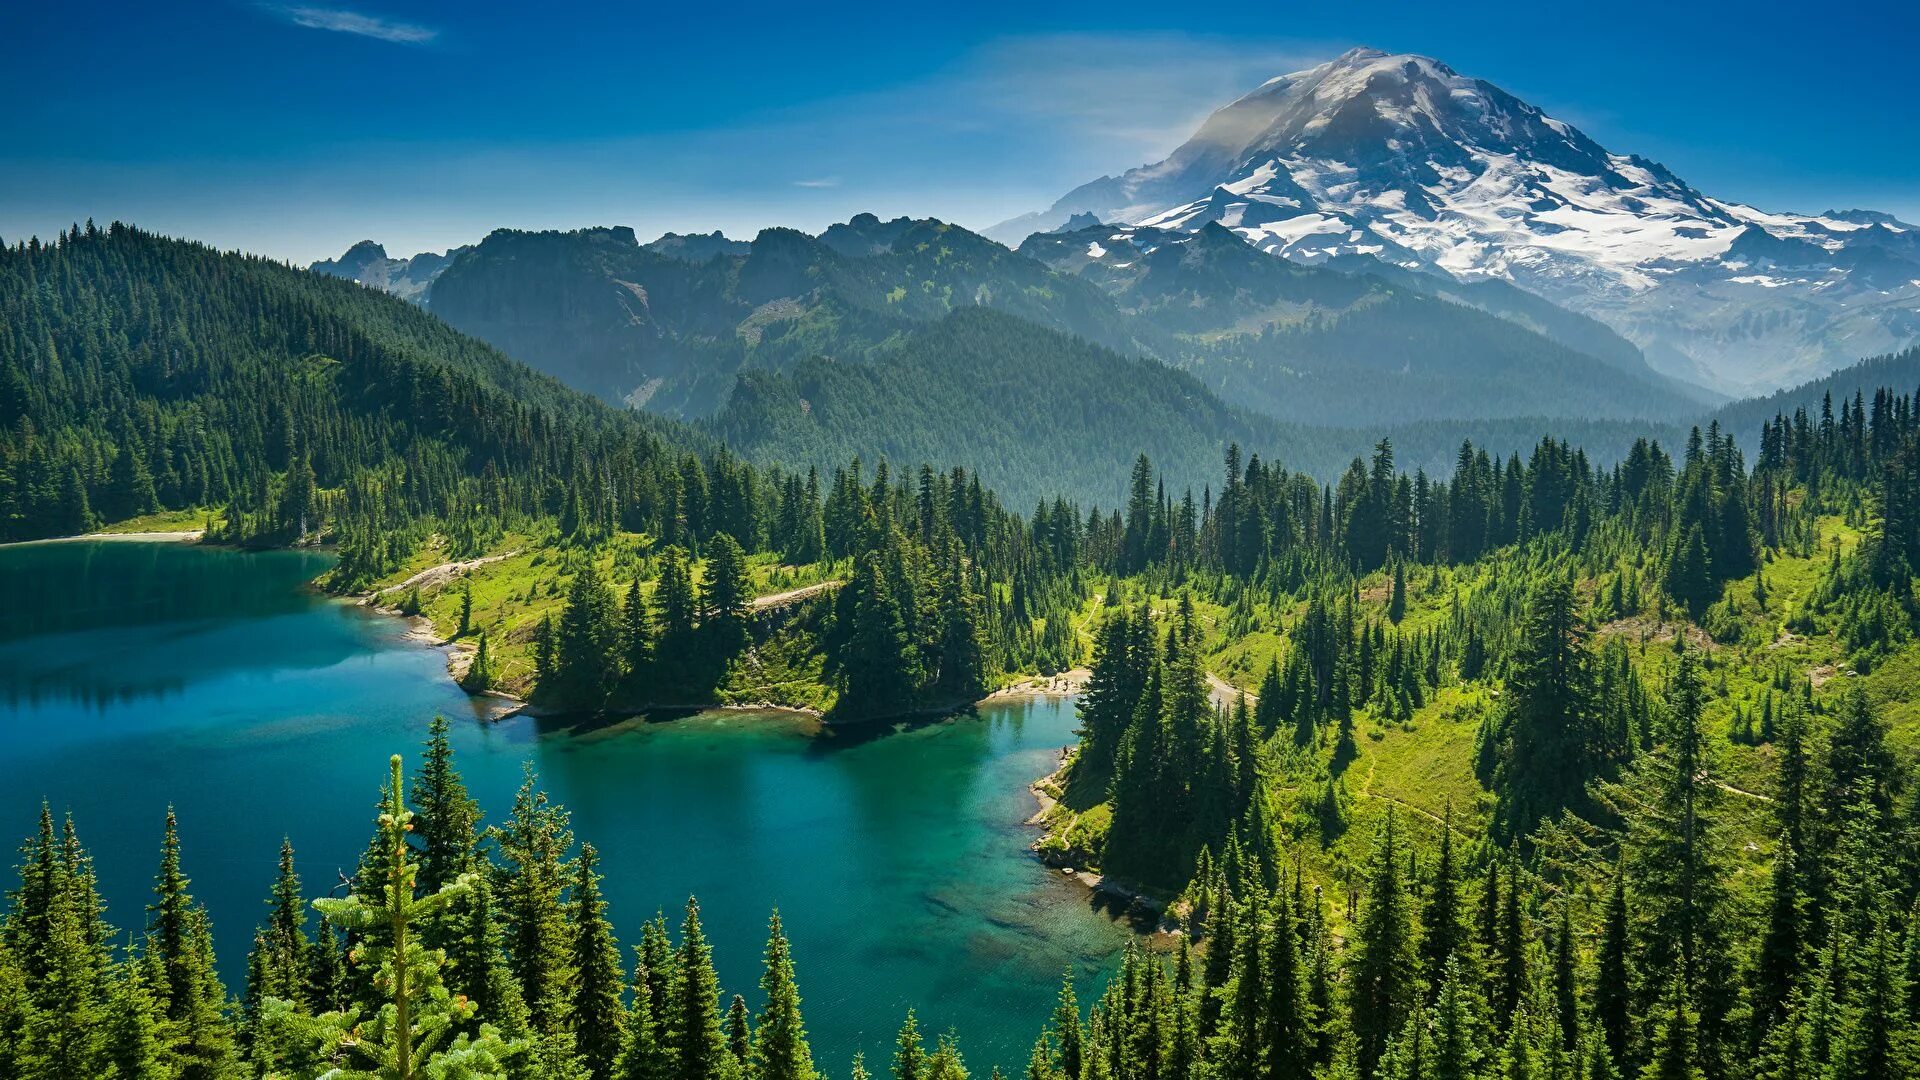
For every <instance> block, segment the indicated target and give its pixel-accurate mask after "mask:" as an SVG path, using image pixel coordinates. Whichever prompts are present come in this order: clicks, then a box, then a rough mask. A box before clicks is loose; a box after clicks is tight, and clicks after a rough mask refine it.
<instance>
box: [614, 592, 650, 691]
mask: <svg viewBox="0 0 1920 1080" xmlns="http://www.w3.org/2000/svg"><path fill="white" fill-rule="evenodd" d="M620 652H621V655H622V656H623V657H624V658H625V660H626V664H627V674H628V675H637V674H640V673H642V672H645V671H646V670H648V668H649V667H650V666H651V665H652V663H653V613H652V611H651V610H649V609H648V607H647V598H646V596H645V595H643V594H642V593H641V592H640V579H639V578H634V579H633V585H632V586H630V587H629V588H628V589H627V602H626V605H625V606H624V607H622V608H621V609H620Z"/></svg>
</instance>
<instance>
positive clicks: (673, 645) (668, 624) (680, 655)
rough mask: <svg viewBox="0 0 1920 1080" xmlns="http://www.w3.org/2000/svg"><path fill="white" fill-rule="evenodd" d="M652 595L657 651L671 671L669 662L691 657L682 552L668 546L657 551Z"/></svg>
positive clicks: (688, 582)
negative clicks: (655, 584)
mask: <svg viewBox="0 0 1920 1080" xmlns="http://www.w3.org/2000/svg"><path fill="white" fill-rule="evenodd" d="M653 598H654V601H655V602H656V603H657V604H658V605H659V606H660V638H659V642H658V648H657V652H658V653H659V654H660V656H661V658H662V659H663V660H664V661H665V662H666V664H667V666H668V670H672V665H675V664H684V663H686V662H687V661H688V660H691V659H692V658H693V632H694V602H693V578H692V576H691V575H690V574H689V572H688V570H687V556H686V552H684V551H682V550H680V549H679V548H677V547H669V548H667V549H666V550H665V551H663V552H661V553H660V583H659V587H658V588H657V589H656V590H655V592H654V596H653Z"/></svg>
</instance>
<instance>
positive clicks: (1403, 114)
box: [996, 49, 1920, 394]
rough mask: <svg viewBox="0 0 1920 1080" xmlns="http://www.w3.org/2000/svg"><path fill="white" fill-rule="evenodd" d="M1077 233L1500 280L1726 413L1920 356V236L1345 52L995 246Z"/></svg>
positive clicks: (1387, 60)
mask: <svg viewBox="0 0 1920 1080" xmlns="http://www.w3.org/2000/svg"><path fill="white" fill-rule="evenodd" d="M1086 214H1091V215H1094V217H1095V219H1097V220H1099V221H1107V222H1116V223H1127V224H1137V225H1143V226H1149V227H1152V228H1155V229H1168V230H1180V231H1187V232H1193V231H1197V230H1198V229H1200V228H1201V227H1203V226H1205V225H1206V224H1208V223H1210V222H1218V223H1220V224H1221V225H1223V226H1225V227H1227V228H1229V229H1232V230H1233V231H1234V232H1235V233H1237V234H1239V235H1240V236H1242V237H1243V238H1245V239H1246V240H1247V241H1248V242H1249V243H1251V244H1253V245H1254V246H1256V247H1258V248H1260V249H1261V250H1263V251H1267V252H1269V253H1272V254H1275V255H1281V256H1284V257H1286V258H1289V259H1294V260H1298V261H1301V262H1306V263H1322V262H1328V261H1333V260H1341V261H1342V263H1343V264H1345V263H1350V262H1351V261H1352V259H1351V257H1353V256H1364V257H1369V258H1372V259H1377V260H1380V261H1382V262H1385V263H1388V264H1391V265H1393V266H1395V267H1400V268H1404V269H1412V270H1418V271H1421V272H1425V273H1431V274H1440V275H1446V276H1450V277H1452V278H1454V279H1456V280H1459V281H1462V282H1473V281H1480V280H1487V279H1497V280H1505V281H1510V282H1512V283H1513V284H1515V285H1518V286H1520V287H1522V288H1525V289H1528V290H1530V291H1532V292H1535V293H1537V294H1539V295H1541V296H1544V297H1546V298H1547V299H1549V300H1552V301H1554V302H1556V303H1558V304H1561V305H1563V306H1565V307H1568V308H1570V309H1572V310H1575V311H1578V312H1580V313H1583V314H1586V315H1589V316H1591V317H1594V318H1596V319H1599V320H1601V321H1602V322H1605V323H1607V324H1608V325H1610V326H1612V327H1613V328H1614V329H1615V330H1616V331H1618V332H1619V333H1621V334H1623V335H1624V336H1626V337H1627V338H1628V339H1630V340H1632V341H1634V342H1635V343H1637V344H1638V345H1640V346H1641V348H1642V349H1643V350H1644V351H1645V352H1646V354H1647V358H1648V360H1649V361H1650V362H1651V363H1653V364H1654V365H1655V366H1656V367H1657V368H1659V369H1661V370H1663V371H1665V372H1667V373H1669V374H1672V375H1675V376H1678V377H1681V378H1685V379H1690V380H1692V381H1695V382H1698V383H1701V384H1703V385H1706V386H1709V387H1712V388H1714V389H1716V390H1721V391H1724V392H1728V393H1735V394H1738V393H1747V392H1755V391H1766V390H1772V389H1775V388H1778V387H1780V386H1784V385H1787V384H1789V383H1793V382H1798V381H1802V380H1804V379H1807V378H1811V377H1815V376H1818V375H1821V374H1824V373H1825V372H1828V371H1831V370H1833V369H1834V368H1836V367H1839V366H1841V365H1842V364H1845V363H1850V362H1852V361H1854V360H1857V359H1858V358H1860V357H1861V356H1866V355H1872V354H1876V353H1884V352H1891V351H1893V350H1895V349H1898V348H1901V347H1904V346H1905V345H1907V344H1909V343H1911V342H1913V341H1914V340H1916V339H1920V228H1916V227H1915V226H1912V225H1909V224H1907V223H1905V222H1902V221H1899V220H1898V219H1896V218H1893V217H1891V216H1890V215H1886V214H1880V213H1876V212H1872V211H1865V210H1847V211H1828V212H1826V213H1824V214H1819V215H1803V214H1786V213H1768V212H1765V211H1762V210H1759V209H1756V208H1754V207H1750V206H1744V205H1740V204H1737V203H1732V202H1727V201H1724V200H1719V199H1715V198H1712V197H1710V196H1707V195H1705V194H1703V193H1701V192H1699V191H1697V190H1695V189H1694V188H1693V187H1691V186H1690V185H1688V184H1687V183H1686V182H1685V181H1683V180H1681V179H1680V178H1679V177H1677V176H1675V175H1674V174H1673V173H1672V172H1670V171H1669V170H1667V169H1666V168H1665V167H1664V166H1661V165H1659V164H1657V163H1655V162H1652V161H1648V160H1646V159H1645V158H1641V157H1638V156H1635V155H1621V154H1616V153H1613V152H1612V151H1609V150H1608V149H1606V148H1605V147H1602V146H1601V145H1599V144H1598V143H1596V142H1594V141H1593V140H1592V139H1591V138H1589V137H1588V136H1587V135H1585V134H1584V133H1582V132H1581V131H1580V130H1579V129H1578V128H1575V127H1574V126H1572V125H1571V124H1567V123H1565V122H1563V121H1560V120H1557V119H1555V118H1553V117H1550V116H1548V115H1546V114H1545V113H1544V112H1542V111H1541V110H1540V109H1539V108H1537V107H1535V106H1533V105H1531V104H1529V103H1527V102H1525V101H1522V100H1520V99H1519V98H1516V97H1514V96H1513V95H1511V94H1509V93H1507V92H1506V91H1504V90H1501V89H1500V88H1499V87H1497V86H1494V85H1493V84H1491V83H1488V82H1486V81H1484V80H1480V79H1471V78H1467V77H1464V76H1461V75H1459V74H1457V73H1455V72H1454V71H1453V70H1452V69H1450V68H1448V67H1447V66H1446V65H1445V64H1442V63H1440V62H1439V61H1436V60H1432V59H1429V58H1427V57H1423V56H1413V55H1390V54H1387V53H1383V52H1380V51H1378V50H1374V49H1354V50H1352V51H1350V52H1347V53H1345V54H1343V55H1341V56H1340V57H1338V58H1336V59H1334V60H1332V61H1330V62H1328V63H1325V64H1322V65H1320V66H1318V67H1315V68H1310V69H1308V70H1306V71H1300V72H1295V73H1294V74H1291V75H1283V76H1280V77H1279V78H1276V79H1272V80H1270V81H1268V82H1267V83H1265V84H1264V85H1262V86H1260V87H1259V88H1257V89H1255V90H1254V91H1253V92H1252V93H1249V94H1247V95H1246V96H1244V97H1242V98H1240V99H1239V100H1237V101H1235V102H1233V103H1231V104H1229V105H1227V106H1226V107H1224V108H1222V109H1220V110H1219V111H1217V112H1215V113H1214V114H1213V115H1212V116H1211V117H1209V118H1208V119H1207V121H1206V122H1205V123H1204V124H1202V125H1201V127H1200V129H1199V130H1198V131H1197V132H1196V133H1195V134H1194V135H1193V137H1192V138H1190V139H1188V140H1187V142H1185V143H1184V144H1182V145H1181V146H1180V147H1179V148H1177V149H1176V150H1174V151H1173V153H1172V154H1170V155H1168V156H1167V157H1166V159H1165V160H1162V161H1160V162H1157V163H1154V164H1151V165H1145V166H1142V167H1140V168H1137V169H1132V170H1129V171H1128V172H1126V173H1124V174H1122V175H1120V176H1117V177H1102V178H1101V179H1099V180H1095V181H1093V182H1092V183H1089V184H1085V185H1083V186H1081V187H1079V188H1077V189H1075V190H1074V191H1072V192H1069V193H1068V194H1067V195H1066V196H1065V197H1063V198H1061V199H1060V200H1059V201H1058V202H1056V203H1055V204H1054V205H1053V207H1052V208H1051V209H1050V210H1049V211H1047V212H1046V213H1044V214H1040V215H1027V216H1026V217H1024V218H1019V219H1015V221H1013V222H1009V223H1007V227H1008V228H1009V229H1011V228H1018V227H1028V226H1031V227H1035V228H1041V229H1046V228H1051V227H1057V226H1059V225H1061V224H1062V223H1065V222H1067V221H1068V220H1069V219H1071V218H1073V217H1074V216H1075V215H1086ZM996 235H1000V236H1002V237H1005V236H1006V233H1005V232H1004V231H1001V232H998V233H997V234H996ZM1016 239H1017V238H1016Z"/></svg>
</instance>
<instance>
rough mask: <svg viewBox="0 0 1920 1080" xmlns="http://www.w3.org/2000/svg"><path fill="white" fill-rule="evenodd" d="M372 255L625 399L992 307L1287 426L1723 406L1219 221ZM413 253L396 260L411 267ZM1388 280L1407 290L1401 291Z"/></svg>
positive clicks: (935, 225) (1475, 299)
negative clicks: (1020, 241) (1293, 253)
mask: <svg viewBox="0 0 1920 1080" xmlns="http://www.w3.org/2000/svg"><path fill="white" fill-rule="evenodd" d="M369 249H372V250H374V251H377V250H378V249H377V246H375V245H370V244H366V243H363V244H360V245H356V247H355V248H354V249H353V250H352V251H350V252H348V254H347V255H346V256H343V257H342V258H341V259H339V260H335V261H333V262H330V263H326V264H319V265H318V266H317V267H316V269H322V270H326V271H329V272H335V273H340V272H341V270H340V269H337V268H342V267H345V268H353V267H356V266H360V265H363V264H364V265H369V266H370V267H371V269H368V270H363V271H362V272H360V273H358V274H356V275H354V276H356V278H357V279H358V280H361V281H362V282H363V283H366V284H370V285H374V286H375V287H384V288H386V289H388V290H389V291H400V286H399V285H397V284H396V283H404V287H405V288H407V289H409V290H411V292H409V293H407V295H411V296H413V298H415V299H416V300H417V301H418V302H420V303H422V304H427V305H430V306H431V307H432V309H433V311H434V312H435V313H436V314H438V315H439V316H441V317H442V318H444V319H446V320H447V321H448V322H450V323H452V324H453V325H454V326H456V327H458V328H460V329H462V330H465V331H467V332H469V333H472V334H474V335H476V336H478V337H480V338H482V339H484V340H486V341H488V342H491V343H492V344H494V345H496V346H498V347H499V348H501V349H503V350H505V351H507V352H508V353H509V354H511V355H513V356H516V357H519V358H520V359H523V360H525V361H526V362H528V363H530V364H532V365H534V366H535V367H537V368H540V369H542V370H545V371H548V372H551V373H553V374H555V375H558V376H559V377H561V378H562V379H564V380H566V381H567V382H569V383H571V384H573V385H575V386H578V387H580V388H582V389H585V390H588V391H590V392H593V393H596V394H599V395H600V396H602V397H604V398H607V399H609V400H613V401H620V402H624V403H626V404H628V405H632V406H635V407H644V408H648V409H652V410H654V411H658V412H662V413H666V414H668V415H673V416H679V417H688V418H692V417H701V416H707V415H711V414H713V413H714V412H716V411H717V410H718V409H720V408H721V407H722V406H723V405H724V404H725V401H726V398H727V395H728V394H729V393H730V392H731V390H732V387H733V384H734V380H735V377H736V376H737V375H739V374H740V373H741V372H743V371H749V370H773V371H780V370H784V369H786V368H788V367H790V366H791V365H793V364H794V363H797V362H798V361H800V360H802V359H806V358H809V357H815V356H818V357H826V358H832V359H836V360H839V361H842V362H845V361H852V360H859V359H862V358H863V357H864V356H865V355H866V354H867V353H868V352H870V351H871V350H873V349H874V348H875V347H877V346H879V345H881V344H883V343H885V342H887V341H889V340H890V339H892V338H894V337H895V336H897V335H899V334H901V333H903V332H905V331H906V330H907V329H909V328H911V327H912V326H914V325H916V324H919V323H924V322H926V321H927V320H930V319H937V318H940V317H943V316H945V315H946V314H948V313H949V312H952V311H955V310H959V309H961V308H966V307H976V306H977V307H987V308H993V309H995V310H999V311H1002V312H1005V313H1007V314H1010V315H1013V316H1016V317H1018V318H1020V319H1023V320H1026V321H1029V322H1032V323H1034V324H1035V325H1037V326H1040V327H1042V328H1046V329H1050V330H1055V331H1059V332H1062V333H1066V334H1070V335H1073V336H1075V337H1079V338H1082V339H1084V340H1086V341H1089V342H1092V343H1094V344H1098V345H1102V346H1105V347H1107V348H1109V349H1112V350H1114V351H1115V352H1118V353H1122V354H1126V355H1132V356H1141V357H1147V358H1151V359H1157V360H1160V361H1162V362H1164V363H1166V364H1168V365H1171V366H1173V367H1177V368H1181V369H1183V370H1186V371H1189V372H1190V373H1192V374H1193V375H1194V376H1195V377H1196V378H1198V379H1200V381H1201V382H1202V383H1203V384H1204V385H1206V386H1207V387H1209V388H1211V389H1212V390H1214V391H1215V392H1217V393H1220V394H1222V395H1223V396H1225V397H1226V398H1227V399H1228V400H1231V401H1234V402H1235V403H1236V405H1237V406H1239V407H1242V408H1246V409H1250V410H1253V411H1257V412H1261V413H1265V414H1267V415H1269V416H1271V417H1274V418H1277V419H1281V420H1294V421H1302V422H1311V423H1329V422H1331V423H1354V424H1360V423H1374V422H1380V421H1401V420H1414V419H1497V418H1501V417H1507V416H1522V415H1527V416H1569V417H1572V416H1579V417H1592V416H1617V417H1651V418H1659V417H1670V416H1675V415H1680V414H1683V413H1686V412H1689V411H1692V410H1696V409H1697V408H1698V407H1700V406H1701V405H1704V404H1708V403H1710V402H1712V401H1716V400H1719V399H1718V398H1716V397H1715V396H1714V395H1712V394H1710V393H1707V392H1706V391H1703V390H1700V389H1699V388H1697V387H1694V386H1692V385H1690V384H1686V383H1683V382H1680V381H1677V380H1673V379H1670V378H1667V377H1665V376H1662V375H1660V374H1658V373H1656V372H1655V371H1653V370H1652V369H1651V368H1649V367H1648V366H1647V364H1646V362H1645V360H1644V358H1643V357H1642V356H1641V354H1640V352H1639V350H1638V349H1637V348H1636V347H1635V346H1633V345H1632V344H1631V343H1630V342H1628V341H1626V340H1625V339H1624V338H1621V337H1619V336H1618V335H1616V334H1614V333H1612V332H1611V331H1610V330H1608V329H1607V328H1606V327H1604V326H1602V325H1601V324H1599V323H1597V322H1595V321H1593V320H1591V319H1587V318H1585V317H1583V316H1579V315H1575V314H1572V313H1570V312H1567V311H1565V310H1564V309H1560V308H1557V307H1555V306H1554V305H1552V304H1550V303H1548V302H1546V301H1544V300H1541V299H1539V298H1538V297H1534V296H1532V295H1531V294H1528V293H1525V292H1523V291H1521V290H1519V289H1516V288H1513V287H1512V286H1509V285H1505V284H1502V283H1493V282H1486V283H1478V284H1474V285H1461V284H1458V283H1450V282H1446V281H1443V280H1442V279H1439V278H1434V277H1431V276H1429V275H1421V274H1413V273H1408V272H1404V271H1399V270H1397V269H1396V268H1393V267H1387V266H1381V265H1378V264H1374V265H1370V266H1363V267H1361V268H1362V269H1367V270H1377V271H1379V272H1378V273H1366V274H1354V273H1348V272H1345V271H1344V270H1343V269H1336V268H1331V267H1323V266H1303V265H1299V264H1295V263H1290V262H1287V261H1284V260H1277V259H1271V258H1268V257H1267V256H1265V255H1263V254H1261V253H1260V252H1259V251H1257V250H1256V249H1254V248H1253V247H1252V246H1250V245H1248V244H1247V243H1246V242H1245V241H1244V240H1242V239H1241V238H1240V237H1239V236H1237V235H1236V234H1234V233H1232V232H1231V231H1229V230H1227V229H1225V228H1224V227H1221V226H1218V225H1215V226H1212V227H1210V228H1205V229H1202V230H1199V231H1197V232H1195V233H1192V234H1188V233H1183V232H1180V231H1176V230H1156V229H1135V228H1120V227H1110V226H1103V225H1088V226H1086V227H1084V228H1081V229H1079V230H1076V231H1074V232H1070V233H1055V234H1046V235H1038V236H1035V237H1032V238H1031V239H1030V240H1029V241H1028V242H1027V243H1026V244H1025V245H1023V246H1022V247H1021V249H1020V250H1019V251H1018V252H1014V251H1010V250H1008V249H1007V248H1005V247H1003V246H1001V245H1000V244H997V243H994V242H993V241H990V240H988V239H986V238H984V237H982V236H980V235H978V234H975V233H972V232H969V231H967V230H965V229H962V228H960V227H958V226H954V225H949V224H946V223H944V222H939V221H934V220H927V219H911V218H897V219H894V220H892V221H881V220H879V219H878V218H876V217H874V216H873V215H871V214H862V215H859V216H856V217H854V218H853V219H851V220H850V221H847V222H844V223H841V224H838V225H834V226H832V227H830V228H828V229H827V230H825V231H824V232H822V233H821V234H820V235H819V236H808V235H806V234H804V233H799V232H796V231H794V230H790V229H769V230H766V231H764V232H762V233H761V234H760V235H759V236H758V237H756V238H755V239H754V240H753V241H751V242H746V241H736V240H730V239H727V238H725V237H723V236H720V235H719V234H717V233H716V234H711V235H707V236H677V235H673V234H669V235H667V236H665V237H662V238H660V239H659V240H656V241H653V242H651V243H647V244H642V243H639V242H638V240H637V238H636V237H635V235H634V233H633V231H632V230H631V229H629V228H626V227H623V226H616V227H611V228H598V229H582V230H576V231H573V232H566V233H559V232H543V233H528V232H518V231H514V230H498V231H496V232H494V233H492V234H491V235H489V236H488V237H486V239H484V240H483V241H481V242H480V243H479V244H476V245H473V246H472V247H470V248H462V249H459V251H458V252H456V253H454V254H453V256H452V257H450V258H448V259H446V260H445V261H444V263H443V264H441V265H439V266H434V265H433V264H432V263H430V262H429V261H428V260H430V259H431V258H437V257H430V256H419V257H416V259H414V260H412V261H410V262H409V263H406V264H404V265H406V266H408V267H412V266H429V267H431V268H432V271H433V273H434V275H435V276H433V277H431V278H430V279H428V282H427V287H426V288H425V289H424V290H421V289H420V288H419V287H418V286H419V279H418V278H417V277H415V276H410V275H409V274H402V273H396V272H393V271H391V270H389V271H388V272H387V275H386V280H387V282H388V284H385V285H382V284H381V283H380V278H379V276H378V275H379V272H380V269H381V268H382V267H383V266H384V265H385V264H383V263H381V262H380V261H378V260H369V259H368V258H367V257H366V255H365V253H366V252H367V251H368V250H369ZM399 262H400V261H398V260H386V263H389V264H399ZM1390 279H1391V280H1390Z"/></svg>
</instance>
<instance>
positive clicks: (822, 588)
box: [753, 581, 846, 611]
mask: <svg viewBox="0 0 1920 1080" xmlns="http://www.w3.org/2000/svg"><path fill="white" fill-rule="evenodd" d="M844 584H846V582H844V581H822V582H820V583H819V584H817V585H805V586H802V587H800V588H798V589H788V590H787V591H786V592H777V593H768V594H767V595H766V596H756V597H754V598H753V610H755V611H765V610H767V609H768V608H777V607H782V606H784V605H787V604H791V603H793V602H794V601H796V600H805V599H806V598H807V597H809V596H817V595H819V594H820V593H823V592H827V591H828V590H831V589H837V588H839V587H840V586H842V585H844Z"/></svg>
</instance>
